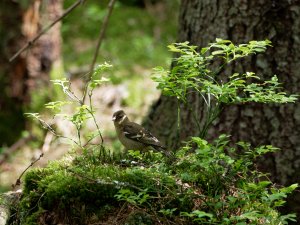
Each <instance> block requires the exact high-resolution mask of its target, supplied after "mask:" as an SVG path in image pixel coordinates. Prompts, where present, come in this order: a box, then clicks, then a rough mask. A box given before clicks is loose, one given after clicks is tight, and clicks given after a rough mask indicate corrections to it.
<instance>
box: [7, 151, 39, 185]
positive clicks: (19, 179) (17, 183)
mask: <svg viewBox="0 0 300 225" xmlns="http://www.w3.org/2000/svg"><path fill="white" fill-rule="evenodd" d="M43 156H44V153H43V152H42V153H41V154H40V156H39V157H38V158H37V159H36V160H34V161H32V162H31V163H30V165H29V166H27V167H26V169H25V170H24V171H23V172H22V173H21V175H20V176H19V178H18V179H17V181H16V183H15V184H13V185H12V186H13V188H15V187H17V186H19V185H20V184H21V178H22V177H23V175H24V173H25V172H26V171H27V170H28V169H29V168H30V167H32V166H33V165H34V164H35V163H36V162H37V161H39V160H40V159H41V158H42V157H43Z"/></svg>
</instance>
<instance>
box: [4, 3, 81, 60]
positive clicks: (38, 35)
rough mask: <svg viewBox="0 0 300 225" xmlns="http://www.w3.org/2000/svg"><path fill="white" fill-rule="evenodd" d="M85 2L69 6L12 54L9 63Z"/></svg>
mask: <svg viewBox="0 0 300 225" xmlns="http://www.w3.org/2000/svg"><path fill="white" fill-rule="evenodd" d="M84 1H85V0H77V2H75V3H74V4H73V5H71V6H70V7H69V8H68V9H67V10H66V11H65V12H64V13H63V14H62V15H61V16H60V17H58V18H57V19H56V20H54V21H53V22H52V23H51V24H49V25H48V26H46V27H45V28H44V29H43V30H41V31H40V32H39V33H38V34H37V35H36V36H35V37H34V38H33V39H32V40H30V41H28V42H27V44H26V45H24V46H23V47H22V48H21V49H20V50H19V51H18V52H17V53H16V54H14V55H13V56H12V57H11V58H10V59H9V62H12V61H14V60H15V59H16V58H17V57H18V56H19V55H20V54H21V53H22V52H24V51H25V50H27V49H28V48H29V47H31V46H32V45H33V44H34V43H35V42H36V41H37V40H38V39H39V38H40V37H41V36H42V35H43V34H45V33H46V32H47V31H48V30H49V29H50V28H52V27H53V26H54V25H55V24H56V23H57V22H59V21H60V20H62V19H63V18H64V17H66V16H67V15H68V14H69V13H70V12H72V11H73V10H74V9H75V8H76V7H77V6H78V5H80V4H81V3H83V2H84Z"/></svg>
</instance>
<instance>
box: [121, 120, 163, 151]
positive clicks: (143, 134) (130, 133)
mask: <svg viewBox="0 0 300 225" xmlns="http://www.w3.org/2000/svg"><path fill="white" fill-rule="evenodd" d="M123 132H124V134H125V136H126V137H127V138H129V139H131V140H134V141H138V142H141V143H143V144H146V145H151V146H153V147H154V148H155V147H159V148H165V147H164V146H163V145H162V144H161V143H160V142H159V140H158V139H157V138H156V137H154V136H153V135H152V134H151V133H150V132H149V131H148V130H146V129H145V128H143V127H142V126H141V125H139V124H137V123H134V122H130V123H128V124H126V125H125V126H124V128H123Z"/></svg>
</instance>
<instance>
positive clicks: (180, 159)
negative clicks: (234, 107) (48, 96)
mask: <svg viewBox="0 0 300 225" xmlns="http://www.w3.org/2000/svg"><path fill="white" fill-rule="evenodd" d="M269 45H270V42H268V41H261V42H256V41H252V42H250V43H249V44H242V45H238V46H236V45H234V44H233V43H231V42H230V41H228V40H221V39H217V40H216V42H215V43H212V44H211V45H210V46H209V47H207V48H202V49H200V51H198V50H197V47H195V46H190V45H188V43H180V44H174V45H171V46H170V49H171V50H172V51H175V52H178V53H180V54H181V55H180V56H179V57H178V58H177V59H176V61H177V62H176V65H175V66H174V67H173V69H172V70H171V71H165V70H163V69H161V68H160V69H159V70H156V73H157V74H156V77H155V78H154V79H156V81H158V82H159V88H161V89H162V90H163V93H164V94H166V95H169V96H176V97H177V99H178V100H179V101H181V102H182V103H183V104H185V105H186V106H187V107H189V103H188V102H187V101H186V100H187V96H188V95H189V93H190V92H191V91H197V92H199V94H200V95H201V96H202V97H203V99H204V101H205V103H206V107H207V108H206V113H207V115H208V116H206V117H205V118H208V120H207V121H198V120H199V119H200V118H197V117H196V116H195V118H194V119H195V120H196V121H197V123H198V124H199V127H198V128H199V134H200V135H199V136H198V137H191V138H190V140H188V141H187V142H185V143H184V145H183V147H182V148H180V149H177V150H173V153H174V156H173V157H172V158H166V157H165V156H164V155H163V154H162V153H160V152H152V151H149V152H147V153H144V154H142V153H140V152H139V151H133V150H130V151H129V153H128V154H126V155H125V154H124V153H122V152H114V151H112V150H110V149H107V148H106V146H105V143H104V139H103V137H102V133H101V129H100V126H99V125H98V124H97V121H96V119H95V117H94V108H93V105H92V98H91V96H92V94H93V90H94V89H95V88H96V87H98V86H99V85H101V84H102V83H103V82H105V81H107V79H105V78H104V77H103V76H102V73H103V72H104V71H106V70H107V69H109V68H110V67H111V66H110V65H108V64H104V65H101V66H99V67H98V68H97V69H96V70H95V72H94V73H93V74H92V76H91V80H90V81H89V83H88V85H87V86H86V90H85V93H86V94H87V96H88V97H89V101H88V102H89V103H88V104H87V105H85V104H84V103H83V101H82V98H80V97H78V96H76V95H75V94H74V92H72V90H71V89H70V84H69V83H68V81H66V80H63V81H59V80H55V81H54V83H55V84H57V85H59V86H60V87H62V89H63V91H64V92H65V94H66V95H67V96H69V97H70V99H71V102H62V101H57V102H52V103H49V104H47V105H46V106H47V107H48V108H49V109H52V110H54V111H55V115H59V113H58V111H59V110H60V109H61V107H63V106H64V105H65V104H77V105H78V108H77V111H76V112H75V113H74V114H72V115H64V117H65V119H67V120H69V121H70V122H71V123H72V124H73V125H74V128H75V130H76V133H77V136H76V137H75V138H74V137H72V138H70V137H64V136H61V135H59V133H58V132H57V131H56V130H55V128H53V127H52V126H51V125H50V123H49V122H46V121H45V120H44V119H43V118H42V116H41V115H38V114H34V113H31V114H29V115H30V116H31V117H33V118H35V119H36V120H37V121H38V122H39V123H41V124H42V125H43V127H44V128H46V129H47V130H48V131H50V132H52V133H54V134H55V135H56V136H57V137H60V138H65V139H68V140H69V141H70V143H71V146H72V148H71V150H70V153H69V154H67V155H66V156H65V157H64V158H63V159H62V160H60V161H55V162H51V163H50V164H49V165H48V166H47V167H46V168H43V169H39V168H36V169H31V170H30V171H28V172H27V173H26V175H25V177H24V179H23V182H24V189H23V195H22V198H21V199H20V204H19V205H18V206H16V207H15V208H14V216H13V218H12V219H11V224H32V225H33V224H132V225H133V224H179V225H180V224H191V225H192V224H224V225H226V224H228V225H229V224H237V225H245V224H272V225H279V224H288V221H295V214H287V215H282V214H281V213H280V212H279V211H278V209H279V208H280V207H281V206H283V205H284V204H285V199H286V197H287V195H288V194H290V193H291V192H292V191H294V190H295V189H296V188H297V184H293V185H291V186H288V187H280V186H277V185H275V184H273V183H272V182H271V181H270V180H269V179H268V175H267V174H264V173H262V172H259V171H257V169H256V167H255V164H254V161H255V160H256V159H257V157H260V156H261V155H264V154H267V153H273V152H276V151H277V150H278V149H277V148H275V147H273V146H269V145H266V146H259V147H252V146H251V145H250V144H249V143H244V142H238V143H230V137H229V136H227V135H221V136H220V137H219V138H217V139H216V140H214V141H213V142H212V143H208V142H207V141H206V140H205V139H204V138H205V135H206V131H207V129H208V127H209V126H211V124H212V123H213V121H214V119H216V118H217V116H218V115H219V112H220V111H221V110H222V105H223V104H234V103H238V102H239V103H247V102H251V101H256V102H262V103H269V102H272V103H286V102H294V101H295V99H296V96H295V95H291V96H287V95H286V93H285V92H283V91H281V90H280V83H279V82H278V79H277V77H276V76H274V77H273V78H272V79H271V80H270V81H261V80H260V78H259V77H258V76H257V75H255V74H254V73H252V72H246V73H245V74H237V73H236V74H233V75H231V76H230V77H229V79H228V80H227V81H222V80H218V77H217V76H218V74H219V72H221V71H222V70H221V69H222V67H224V66H225V65H226V64H228V63H230V62H231V61H233V60H237V59H238V58H241V57H246V56H248V55H250V54H256V53H259V52H263V51H264V50H265V49H266V47H267V46H269ZM218 57H220V58H221V59H223V60H224V63H223V64H222V65H221V68H219V69H218V70H216V71H213V70H211V69H209V67H210V65H211V64H210V63H211V61H213V60H214V59H215V58H218ZM251 81H252V82H251ZM253 81H255V83H254V82H253ZM57 110H58V111H57ZM178 113H179V116H180V111H179V112H178ZM88 120H92V121H93V122H94V124H95V128H96V129H95V130H96V132H93V133H91V134H85V133H83V132H82V128H83V127H84V124H85V123H86V122H87V121H88ZM95 138H96V140H98V142H99V144H98V145H95V144H91V143H93V140H94V139H95Z"/></svg>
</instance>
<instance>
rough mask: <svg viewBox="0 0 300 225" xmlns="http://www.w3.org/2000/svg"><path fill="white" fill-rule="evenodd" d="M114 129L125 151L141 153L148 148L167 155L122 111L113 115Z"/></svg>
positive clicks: (152, 138) (144, 130) (153, 138)
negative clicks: (138, 151)
mask: <svg viewBox="0 0 300 225" xmlns="http://www.w3.org/2000/svg"><path fill="white" fill-rule="evenodd" d="M112 120H113V121H114V125H115V129H116V132H117V135H118V138H119V140H120V142H121V143H122V144H123V145H124V146H125V148H126V150H140V151H143V150H145V149H148V148H149V147H152V148H154V149H155V150H158V151H163V152H164V153H167V152H166V151H165V150H166V147H164V146H163V145H162V144H161V143H160V141H159V140H158V139H157V138H156V137H154V136H153V135H152V134H151V133H150V132H149V131H148V130H146V129H145V128H143V127H142V126H141V125H139V124H137V123H134V122H131V121H130V120H129V118H128V117H127V115H126V114H125V112H124V111H123V110H119V111H117V112H115V113H114V114H113V118H112Z"/></svg>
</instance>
